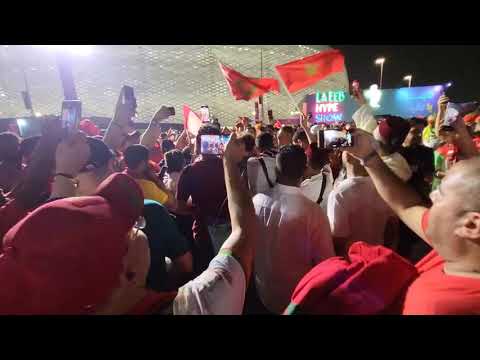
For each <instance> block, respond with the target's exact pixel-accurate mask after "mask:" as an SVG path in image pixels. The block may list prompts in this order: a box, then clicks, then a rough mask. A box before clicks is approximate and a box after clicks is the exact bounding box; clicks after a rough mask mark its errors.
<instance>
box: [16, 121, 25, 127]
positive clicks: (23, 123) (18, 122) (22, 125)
mask: <svg viewBox="0 0 480 360" xmlns="http://www.w3.org/2000/svg"><path fill="white" fill-rule="evenodd" d="M17 125H18V126H19V127H25V126H27V121H26V120H24V119H17Z"/></svg>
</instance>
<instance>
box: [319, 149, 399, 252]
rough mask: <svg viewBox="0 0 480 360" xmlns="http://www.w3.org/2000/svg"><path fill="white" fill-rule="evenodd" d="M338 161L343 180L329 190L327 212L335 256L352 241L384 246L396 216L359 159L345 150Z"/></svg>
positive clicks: (345, 249) (346, 249)
mask: <svg viewBox="0 0 480 360" xmlns="http://www.w3.org/2000/svg"><path fill="white" fill-rule="evenodd" d="M342 161H343V165H344V167H345V169H346V172H347V179H345V180H343V181H341V182H340V183H339V184H338V186H336V187H335V188H334V189H333V190H332V192H331V193H330V197H329V199H328V211H327V215H328V219H329V221H330V228H331V231H332V237H333V242H334V244H335V249H336V253H337V255H345V254H346V253H347V251H348V248H349V246H350V245H351V244H352V243H354V242H356V241H364V242H366V243H368V244H373V245H384V241H385V233H386V230H387V225H388V226H390V225H392V226H393V225H394V224H395V222H396V219H397V218H396V217H395V215H394V213H393V211H392V210H391V209H390V208H389V206H388V205H387V204H386V203H385V201H383V199H382V198H381V197H380V195H379V194H378V192H377V190H376V189H375V185H374V184H373V182H372V180H371V179H370V177H368V174H367V172H366V171H365V169H364V168H363V166H361V165H360V162H359V161H358V160H357V159H355V158H354V157H353V156H351V155H349V154H348V152H346V151H344V152H343V154H342ZM388 240H393V239H388Z"/></svg>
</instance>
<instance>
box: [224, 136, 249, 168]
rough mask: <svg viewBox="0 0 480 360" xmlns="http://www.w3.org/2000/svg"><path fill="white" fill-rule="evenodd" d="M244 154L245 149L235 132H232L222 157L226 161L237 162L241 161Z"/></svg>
mask: <svg viewBox="0 0 480 360" xmlns="http://www.w3.org/2000/svg"><path fill="white" fill-rule="evenodd" d="M244 156H245V149H244V147H243V144H242V143H241V142H240V141H239V140H238V139H237V134H236V133H234V132H233V133H232V134H231V135H230V139H229V140H228V143H227V145H226V146H225V152H224V153H223V158H224V160H225V161H227V162H230V163H233V164H238V163H240V162H241V161H242V159H243V157H244Z"/></svg>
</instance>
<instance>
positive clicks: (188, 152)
mask: <svg viewBox="0 0 480 360" xmlns="http://www.w3.org/2000/svg"><path fill="white" fill-rule="evenodd" d="M182 154H183V157H184V158H185V164H186V165H188V164H190V163H191V162H192V151H191V150H190V148H189V147H187V148H185V149H183V150H182Z"/></svg>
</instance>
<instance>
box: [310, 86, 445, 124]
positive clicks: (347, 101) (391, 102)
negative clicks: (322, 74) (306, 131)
mask: <svg viewBox="0 0 480 360" xmlns="http://www.w3.org/2000/svg"><path fill="white" fill-rule="evenodd" d="M443 91H444V86H442V85H436V86H422V87H412V88H399V89H383V90H379V89H378V88H376V87H375V86H372V87H370V88H369V89H366V90H364V96H365V98H366V100H367V102H368V103H369V104H370V106H371V108H372V110H373V113H374V115H386V114H389V115H396V116H401V117H403V118H411V117H414V116H428V115H430V114H432V113H434V112H435V111H436V104H437V101H438V98H439V97H440V95H442V93H443ZM357 109H358V105H357V104H356V103H355V101H354V100H353V99H352V98H351V96H350V94H349V93H347V92H345V91H342V90H338V91H324V92H317V93H316V94H313V95H309V96H307V110H308V112H311V113H312V120H313V121H314V122H315V123H336V122H351V121H352V115H353V114H354V112H355V111H356V110H357Z"/></svg>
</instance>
